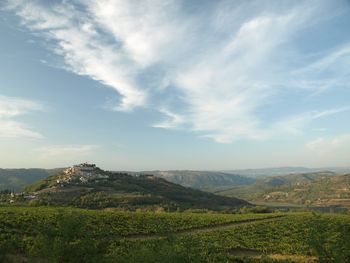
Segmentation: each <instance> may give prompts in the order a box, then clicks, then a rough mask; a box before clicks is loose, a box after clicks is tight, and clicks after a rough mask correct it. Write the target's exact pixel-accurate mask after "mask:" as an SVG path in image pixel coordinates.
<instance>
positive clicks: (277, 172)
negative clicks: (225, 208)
mask: <svg viewBox="0 0 350 263" xmlns="http://www.w3.org/2000/svg"><path fill="white" fill-rule="evenodd" d="M323 171H330V172H334V173H338V174H345V173H350V167H322V168H307V167H271V168H258V169H241V170H226V171H224V172H225V173H229V174H239V175H242V176H249V177H265V176H283V175H291V174H302V173H304V174H305V173H318V172H323Z"/></svg>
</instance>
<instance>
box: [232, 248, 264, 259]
mask: <svg viewBox="0 0 350 263" xmlns="http://www.w3.org/2000/svg"><path fill="white" fill-rule="evenodd" d="M228 252H229V253H230V254H231V255H232V256H236V257H260V256H262V255H263V252H261V251H258V250H255V249H249V248H240V247H238V248H232V249H230V250H229V251H228Z"/></svg>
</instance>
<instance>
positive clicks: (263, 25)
mask: <svg viewBox="0 0 350 263" xmlns="http://www.w3.org/2000/svg"><path fill="white" fill-rule="evenodd" d="M185 3H186V1H184V2H181V1H171V0H166V1H164V0H163V1H161V0H147V1H142V2H140V1H132V0H130V1H123V0H100V1H94V0H87V1H79V0H76V1H70V2H69V3H68V2H67V1H62V2H58V3H55V4H48V3H45V2H44V1H24V0H16V1H9V3H8V6H7V8H8V10H11V11H13V12H15V13H16V14H17V15H18V16H19V17H20V18H21V21H22V23H23V24H24V26H26V27H27V28H28V29H29V30H31V31H32V32H34V33H35V34H38V35H39V36H42V37H44V38H45V39H46V40H47V44H48V46H49V48H50V49H51V50H53V51H54V52H55V53H56V54H58V55H60V56H62V57H63V59H64V62H65V68H66V69H68V70H70V71H72V72H74V73H76V74H79V75H84V76H88V77H90V78H92V79H94V80H96V81H99V82H100V83H102V84H104V85H106V86H108V87H111V88H113V89H114V90H116V91H117V92H118V93H119V95H120V103H119V104H118V105H116V106H114V107H113V109H114V110H120V111H130V110H132V109H134V108H136V107H149V108H152V109H155V110H157V111H158V112H161V113H162V114H164V117H165V118H166V121H163V122H159V123H157V124H154V125H153V127H157V128H166V129H179V128H182V129H185V130H190V131H192V132H194V133H196V134H198V135H199V136H203V137H208V138H212V139H213V140H215V141H217V142H220V143H230V142H233V141H235V140H241V139H249V140H251V139H253V140H260V139H267V138H271V137H272V136H273V135H274V134H276V133H277V132H280V133H282V134H283V133H284V134H285V133H289V134H295V133H297V131H299V130H300V129H302V128H303V127H305V126H307V125H308V124H309V123H310V122H312V121H313V120H315V119H319V118H321V117H324V116H327V115H330V114H336V113H338V112H341V110H339V109H338V108H337V107H334V109H331V110H330V111H329V112H327V110H324V109H317V111H313V112H304V113H303V112H301V113H300V112H294V115H295V117H292V118H291V117H290V114H288V115H284V116H281V117H280V119H278V120H273V121H269V122H266V121H265V120H266V119H267V117H268V116H263V114H262V112H263V109H264V108H266V107H270V108H273V109H275V110H278V108H277V107H278V106H276V105H274V101H275V100H276V98H278V97H279V96H280V94H281V93H290V94H295V93H300V94H302V96H308V95H310V94H312V93H314V92H322V91H324V90H327V89H330V88H332V87H334V86H336V87H343V86H344V85H346V83H348V82H347V81H348V80H349V73H348V68H349V59H348V58H349V55H350V53H349V50H350V43H342V45H340V46H338V47H334V48H333V49H331V50H326V52H324V53H322V54H318V55H315V54H304V53H303V52H302V51H300V50H298V47H296V46H295V38H297V37H298V36H299V35H300V34H301V33H303V32H304V30H305V29H307V28H309V27H312V26H313V25H315V24H317V23H321V22H322V21H323V20H325V19H331V18H332V15H329V14H330V13H334V16H336V14H338V13H339V12H340V10H342V9H343V7H344V5H345V2H342V1H339V2H337V3H333V4H330V3H325V2H324V1H299V2H294V1H286V2H285V4H282V3H280V4H278V3H277V2H276V3H274V4H271V3H270V4H269V5H266V3H265V2H264V1H244V2H242V3H241V4H234V3H232V2H231V1H220V2H217V3H215V4H214V3H211V4H207V5H203V6H202V8H200V9H199V8H196V6H194V7H191V6H188V5H186V4H185ZM191 8H192V9H191ZM247 10H249V12H247ZM332 11H334V12H332ZM325 14H327V16H326V15H325ZM324 17H326V18H324ZM304 33H305V32H304ZM308 55H310V56H308ZM305 57H308V59H305ZM155 72H156V73H155ZM145 76H152V77H148V78H147V77H145ZM173 94H176V96H173ZM170 96H171V97H172V98H171V99H169V97H170ZM159 98H162V103H160V101H159Z"/></svg>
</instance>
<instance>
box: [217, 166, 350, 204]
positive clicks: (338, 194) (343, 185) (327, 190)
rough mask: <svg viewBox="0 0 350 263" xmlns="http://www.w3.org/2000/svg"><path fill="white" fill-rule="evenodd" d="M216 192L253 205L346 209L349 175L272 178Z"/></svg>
mask: <svg viewBox="0 0 350 263" xmlns="http://www.w3.org/2000/svg"><path fill="white" fill-rule="evenodd" d="M216 193H217V194H220V195H224V196H235V197H239V198H245V199H246V200H249V201H253V202H266V203H291V204H300V205H312V206H331V205H336V206H344V207H350V174H346V175H337V174H335V173H333V172H318V173H306V174H291V175H287V176H275V177H268V178H264V179H261V180H258V181H257V182H256V183H254V184H252V185H249V186H246V187H242V188H232V189H226V190H223V191H220V192H219V191H217V192H216Z"/></svg>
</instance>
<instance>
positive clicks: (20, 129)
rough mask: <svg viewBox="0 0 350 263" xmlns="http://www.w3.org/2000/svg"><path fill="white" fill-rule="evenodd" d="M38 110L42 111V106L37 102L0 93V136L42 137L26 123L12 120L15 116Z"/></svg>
mask: <svg viewBox="0 0 350 263" xmlns="http://www.w3.org/2000/svg"><path fill="white" fill-rule="evenodd" d="M38 110H39V111H42V110H43V106H42V105H40V104H39V103H37V102H34V101H30V100H25V99H21V98H13V97H5V96H1V95H0V137H6V138H17V137H27V138H32V139H41V138H43V136H42V135H41V134H40V133H38V132H35V131H33V130H32V129H31V128H30V127H28V126H27V125H26V124H23V123H21V122H19V121H15V120H13V118H15V117H17V116H21V115H24V114H27V113H28V112H30V111H38Z"/></svg>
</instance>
